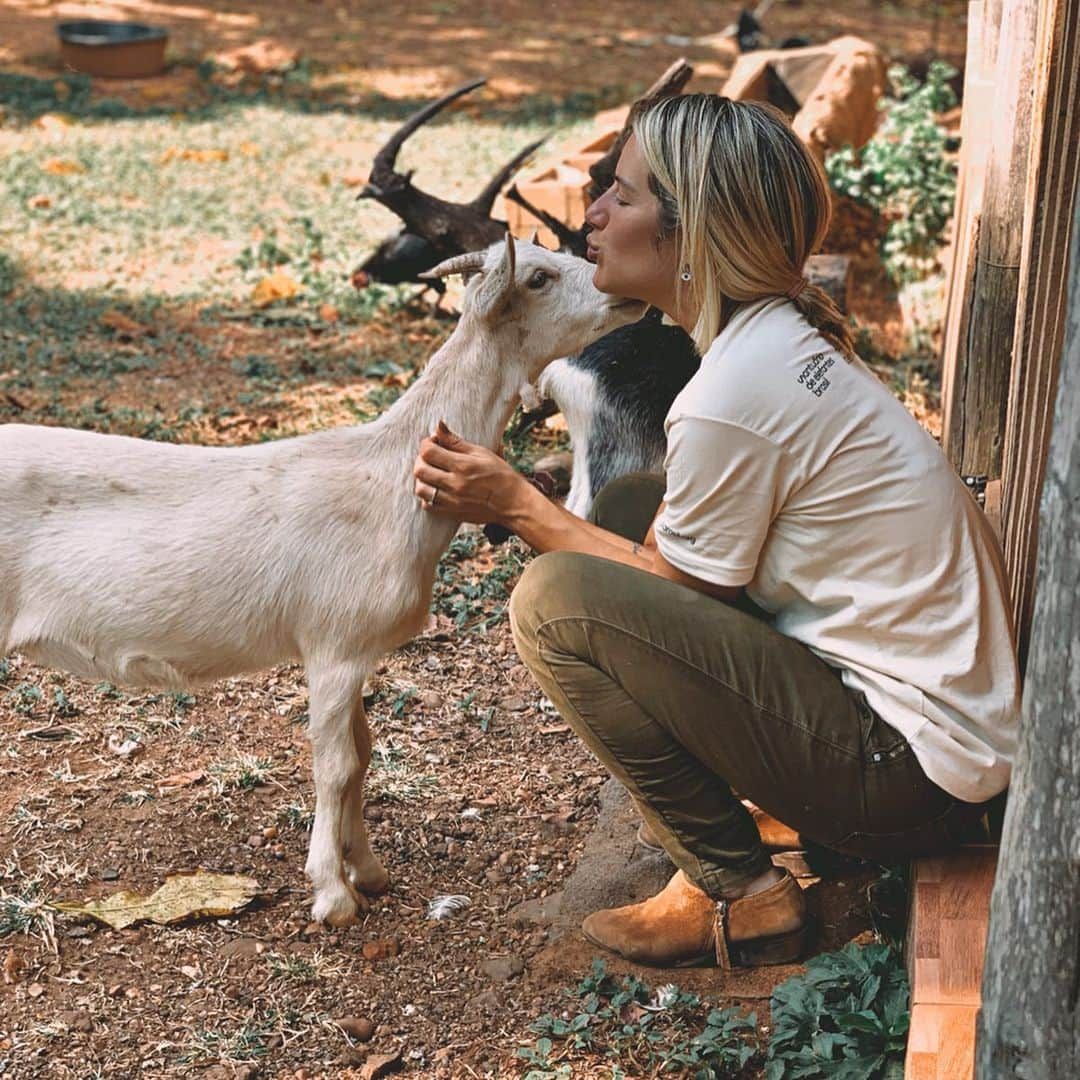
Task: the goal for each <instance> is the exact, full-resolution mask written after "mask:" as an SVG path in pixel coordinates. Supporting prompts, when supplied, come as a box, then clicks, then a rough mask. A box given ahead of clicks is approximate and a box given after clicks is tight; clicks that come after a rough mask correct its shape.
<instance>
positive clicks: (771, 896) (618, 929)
mask: <svg viewBox="0 0 1080 1080" xmlns="http://www.w3.org/2000/svg"><path fill="white" fill-rule="evenodd" d="M805 924H806V905H805V901H804V900H803V895H802V890H801V889H800V888H799V886H798V884H797V883H796V881H795V879H794V878H793V877H792V876H791V875H790V874H788V873H787V872H786V871H785V872H784V876H783V877H782V878H781V879H780V880H779V881H778V882H777V883H776V884H775V885H771V886H770V887H769V888H767V889H763V890H762V891H761V892H758V893H754V894H753V895H752V896H746V897H742V898H740V899H738V900H719V901H717V900H713V899H712V898H711V897H710V896H709V895H708V894H707V893H705V892H703V891H702V890H701V889H699V888H698V887H697V886H696V885H695V884H694V883H693V882H692V881H691V880H690V879H689V878H688V877H687V876H686V875H685V874H684V873H683V872H682V871H681V870H679V871H678V872H677V873H676V874H675V875H674V877H672V879H671V880H670V881H669V882H668V883H667V885H666V886H664V888H663V889H662V890H661V891H660V892H659V893H657V894H656V896H653V897H651V898H650V899H648V900H644V901H642V902H641V903H640V904H630V905H628V906H627V907H621V908H608V909H606V910H604V911H597V912H594V913H593V914H592V915H590V916H589V917H588V918H587V919H586V920H585V921H584V922H583V923H582V924H581V931H582V933H583V934H584V935H585V937H586V938H587V939H588V940H589V941H591V942H592V943H593V944H594V945H599V946H600V947H601V948H604V949H609V950H610V951H611V952H615V953H618V954H619V955H620V956H625V957H626V959H628V960H633V961H634V962H635V963H639V964H651V965H653V966H656V967H690V966H693V965H698V964H709V963H714V964H715V963H718V964H720V965H721V966H723V967H731V966H732V965H735V964H740V965H748V966H749V965H756V964H786V963H792V962H794V961H795V960H796V959H798V957H799V955H800V953H801V952H802V950H803V946H804V941H805V936H806V926H805Z"/></svg>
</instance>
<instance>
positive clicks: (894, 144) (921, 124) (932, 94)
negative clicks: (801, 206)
mask: <svg viewBox="0 0 1080 1080" xmlns="http://www.w3.org/2000/svg"><path fill="white" fill-rule="evenodd" d="M955 74H956V72H955V71H954V70H953V69H952V68H951V67H949V66H948V65H947V64H944V63H942V62H941V61H934V62H933V63H932V64H931V65H930V67H929V70H928V72H927V76H926V82H925V83H923V84H922V85H920V84H919V83H918V81H917V80H916V79H915V78H914V77H913V76H912V75H911V74H910V73H909V72H908V70H907V69H906V68H904V67H902V66H900V65H896V66H894V67H892V68H890V70H889V77H890V79H891V81H892V85H893V93H894V96H893V97H891V98H886V99H885V100H884V101H883V102H882V103H881V107H882V109H884V111H885V117H884V120H883V121H882V123H881V126H880V127H879V129H878V131H877V133H876V134H875V135H874V137H873V138H872V139H871V140H870V141H869V142H868V143H867V144H866V145H865V146H864V147H863V148H862V149H861V150H859V151H855V150H853V149H852V148H851V147H845V148H844V149H842V150H840V151H838V152H837V153H835V154H832V155H831V156H830V157H829V158H828V160H827V161H826V163H825V167H826V171H827V172H828V175H829V182H830V183H831V184H832V186H833V188H835V190H836V191H838V192H840V194H842V195H846V196H848V197H849V198H852V199H854V200H855V201H856V202H861V203H864V204H865V205H867V206H871V207H873V208H874V209H875V210H877V211H878V212H879V213H881V214H882V215H884V217H885V218H886V220H887V221H888V228H887V229H886V232H885V236H884V239H883V240H882V262H883V264H884V266H885V270H886V272H887V273H888V274H889V276H890V277H891V278H892V279H893V281H895V282H896V283H897V284H903V283H905V282H910V281H917V280H920V279H922V278H925V277H928V276H930V275H931V274H933V273H935V272H937V271H938V270H939V269H940V267H939V263H938V254H939V252H940V251H941V248H942V247H943V245H944V236H943V233H944V229H945V225H946V223H947V222H948V220H949V218H950V216H951V214H952V209H953V203H954V202H955V200H956V164H955V163H954V162H953V161H952V160H950V158H949V156H948V153H947V151H948V149H949V147H948V143H947V138H946V134H945V131H944V129H943V128H942V127H941V126H940V125H939V124H938V122H937V114H938V113H940V112H942V111H944V110H946V109H950V108H952V106H954V105H955V104H956V96H955V94H953V92H952V89H951V88H950V87H949V85H948V80H949V79H951V78H952V77H953V76H954V75H955Z"/></svg>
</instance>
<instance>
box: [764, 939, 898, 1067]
mask: <svg viewBox="0 0 1080 1080" xmlns="http://www.w3.org/2000/svg"><path fill="white" fill-rule="evenodd" d="M908 999H909V992H908V982H907V973H906V972H905V971H904V967H903V965H902V964H901V962H900V957H899V954H898V953H897V952H896V951H895V950H893V949H891V948H890V947H889V946H888V945H867V946H865V947H860V946H858V945H854V944H851V945H847V946H845V947H844V948H843V949H842V950H841V951H840V952H834V953H824V954H823V955H821V956H815V957H813V958H812V959H811V960H809V961H808V962H807V965H806V974H805V975H796V976H794V977H792V978H790V979H788V980H786V981H785V982H782V983H781V984H780V985H779V986H778V987H776V989H775V990H774V991H773V995H772V1001H771V1009H772V1022H773V1031H772V1036H771V1038H770V1041H769V1053H768V1059H767V1061H766V1064H765V1076H766V1078H767V1080H795V1078H807V1080H810V1078H814V1077H830V1078H834V1080H901V1077H902V1076H903V1074H904V1050H905V1047H906V1045H907V1032H908V1023H909V1020H910V1012H909V1006H908Z"/></svg>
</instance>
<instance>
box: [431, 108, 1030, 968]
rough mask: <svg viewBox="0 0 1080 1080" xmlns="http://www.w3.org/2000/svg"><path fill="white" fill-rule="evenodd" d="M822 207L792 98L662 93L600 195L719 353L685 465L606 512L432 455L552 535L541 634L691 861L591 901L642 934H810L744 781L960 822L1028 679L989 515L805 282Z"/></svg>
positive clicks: (544, 654)
mask: <svg viewBox="0 0 1080 1080" xmlns="http://www.w3.org/2000/svg"><path fill="white" fill-rule="evenodd" d="M828 218H829V199H828V190H827V187H826V183H825V180H824V177H823V175H822V171H821V168H820V166H819V165H818V163H817V161H816V160H815V159H814V157H813V156H812V155H811V154H810V153H809V152H808V151H807V150H806V148H805V147H804V146H803V145H802V143H800V141H799V140H798V139H797V137H796V136H795V135H794V134H793V133H792V131H791V129H790V127H789V125H788V124H787V122H786V121H785V119H784V118H783V117H782V116H781V115H780V114H779V113H778V112H776V111H774V110H772V109H770V108H768V107H766V106H761V105H755V104H748V103H744V102H735V101H729V100H726V99H724V98H720V97H715V96H711V95H687V96H684V97H677V98H673V99H671V100H669V101H665V102H663V103H661V104H660V105H658V106H656V107H654V108H653V109H651V110H650V111H649V112H647V113H645V114H644V115H643V116H641V117H639V118H638V120H637V122H636V124H635V128H634V135H633V137H632V138H631V139H630V140H629V141H628V142H627V144H626V148H625V150H624V151H623V153H622V156H621V158H620V161H619V165H618V172H617V176H616V180H615V183H614V185H613V186H612V188H611V189H610V190H608V191H607V192H605V194H604V195H603V196H602V197H601V198H600V199H598V200H597V201H596V202H595V203H594V204H593V205H592V206H591V207H590V209H589V212H588V221H589V223H590V225H591V226H592V232H591V233H590V241H589V243H590V258H592V259H593V260H594V261H595V263H596V273H595V277H594V281H595V283H596V285H597V286H598V287H599V288H601V289H603V290H605V291H607V292H611V293H615V294H620V295H624V296H629V297H635V298H637V299H640V300H645V301H648V302H649V303H650V304H653V305H655V306H657V307H659V308H661V309H663V311H664V312H666V313H667V314H668V315H669V316H670V317H671V318H672V319H673V320H675V321H676V322H678V323H680V324H681V325H682V326H683V327H685V328H686V330H687V331H688V332H689V333H690V334H691V336H692V337H693V338H694V340H695V342H696V344H697V346H698V348H699V349H700V351H701V353H702V355H703V357H704V359H703V361H702V364H701V369H700V371H699V372H698V374H697V375H695V376H694V378H692V379H691V380H690V382H689V383H688V385H687V386H686V388H685V390H684V391H683V392H682V393H681V394H680V395H679V397H678V398H677V399H676V401H675V403H674V405H673V406H672V408H671V411H670V413H669V414H668V417H667V434H668V453H667V459H666V462H665V476H664V477H660V478H649V477H631V478H626V479H624V480H621V481H616V482H615V483H614V484H612V485H610V486H609V488H607V489H605V490H604V491H603V492H602V493H601V494H600V497H599V498H598V500H597V503H596V506H595V508H594V511H593V518H594V521H593V522H584V521H581V520H579V519H577V518H575V517H573V516H572V515H571V514H569V513H567V512H566V511H564V510H563V509H561V508H560V507H558V506H556V505H554V504H553V503H551V502H549V501H548V500H547V499H545V498H544V497H543V496H542V495H540V494H539V493H538V492H537V491H536V490H535V489H534V488H533V487H531V486H530V485H529V484H528V483H527V482H526V481H525V480H524V479H523V478H522V477H521V476H519V475H518V474H516V473H515V472H514V471H513V470H512V469H511V468H510V467H509V466H507V465H506V463H505V462H503V461H502V460H501V459H500V458H499V457H497V456H495V455H493V454H491V453H489V452H488V451H486V450H483V449H481V448H479V447H476V446H472V445H470V444H467V443H464V442H463V441H461V440H458V439H457V438H456V437H455V436H453V435H452V434H451V433H449V432H446V431H445V430H444V431H441V432H439V433H436V435H435V436H434V437H432V438H431V439H427V440H425V441H424V443H423V444H422V446H421V450H420V455H419V457H418V458H417V462H416V467H415V475H416V493H417V495H418V497H419V498H420V499H421V500H422V501H423V503H424V505H425V506H426V507H427V508H428V510H429V511H430V512H432V513H440V514H450V515H452V516H454V517H457V518H460V519H462V520H467V521H474V522H489V521H495V522H500V523H502V524H504V525H506V526H508V527H510V528H511V529H513V530H514V531H515V532H516V533H517V534H518V535H519V536H521V537H522V538H523V539H524V540H526V541H527V542H528V543H529V544H531V545H532V546H533V547H534V548H535V549H537V550H538V551H540V552H544V553H546V554H543V555H541V557H540V558H538V559H535V560H534V561H533V562H532V563H531V564H530V566H529V567H528V569H527V570H526V572H525V574H524V575H523V577H522V579H521V581H520V583H519V584H518V586H517V588H516V589H515V591H514V595H513V598H512V602H511V621H512V627H513V633H514V640H515V642H516V644H517V648H518V651H519V652H520V654H521V657H522V659H523V660H524V662H525V663H526V664H527V665H528V666H529V668H530V670H531V671H532V672H533V674H534V675H535V677H536V680H537V682H538V683H539V684H540V686H541V687H542V688H543V690H544V692H545V693H546V694H547V695H548V696H549V697H550V698H551V700H552V701H553V702H554V703H555V704H556V706H557V707H558V709H559V711H560V712H561V713H562V715H563V717H564V718H565V719H566V720H567V722H568V723H570V724H571V725H572V726H573V728H574V730H575V731H576V732H577V733H578V734H579V735H580V737H581V738H582V739H583V740H584V741H585V742H586V743H587V745H588V746H589V748H590V750H591V751H592V752H593V753H594V754H595V755H596V756H597V757H598V758H599V759H600V761H601V762H603V764H604V765H605V766H606V767H607V769H608V770H609V771H610V772H611V773H612V774H613V775H614V776H616V777H617V778H618V779H619V780H620V781H621V782H622V783H623V784H624V785H625V786H626V787H627V789H628V790H629V792H630V794H631V795H632V797H633V799H634V801H635V803H636V804H637V806H638V808H639V810H640V812H641V815H642V818H643V819H644V825H643V834H644V838H646V839H648V838H652V839H653V840H654V842H657V843H659V844H660V845H662V846H663V848H664V849H665V850H666V851H667V853H668V854H669V855H670V857H671V859H672V861H673V862H674V864H675V866H676V867H677V868H678V870H677V873H676V874H675V875H674V877H672V879H671V881H670V882H669V884H668V885H667V886H666V888H665V889H664V890H663V891H662V892H660V893H659V894H658V895H657V896H654V897H652V898H651V899H649V900H646V901H644V902H643V903H640V904H634V905H631V906H629V907H623V908H616V909H612V910H607V911H599V912H596V913H594V914H592V915H590V916H589V917H588V918H587V919H586V920H585V922H584V924H583V927H582V929H583V931H584V933H585V936H586V937H587V938H588V939H589V940H590V941H592V942H594V943H595V944H597V945H600V946H602V947H604V948H607V949H610V950H613V951H614V952H617V953H620V954H622V955H624V956H626V957H628V958H629V959H631V960H635V961H639V962H643V963H651V964H657V965H663V966H671V965H680V964H694V963H704V962H709V961H712V960H714V959H715V961H716V962H719V963H721V964H724V965H729V964H733V963H734V964H759V963H762V964H764V963H783V962H788V961H792V960H795V959H796V958H797V957H798V956H799V955H800V953H801V952H802V951H803V948H804V944H805V937H806V926H805V922H806V916H805V907H804V903H803V898H802V894H801V891H800V889H799V887H798V885H797V884H796V883H795V881H794V880H793V879H792V878H791V877H790V876H789V875H788V874H787V872H786V871H781V870H779V869H777V868H775V867H774V866H773V864H772V862H771V861H770V858H769V855H768V853H767V852H766V850H765V848H764V847H763V845H762V843H761V838H760V836H759V835H758V832H757V828H756V826H755V824H754V821H753V819H752V817H751V816H750V814H749V813H748V812H747V810H746V808H745V807H744V806H743V804H742V802H741V801H740V799H739V798H738V797H737V795H736V794H734V792H735V791H737V792H739V793H741V794H742V795H744V796H747V797H748V798H749V799H751V800H753V802H754V803H756V804H757V805H758V806H760V807H761V808H762V809H764V810H765V811H767V812H768V813H770V814H772V815H774V816H775V817H777V818H779V819H780V820H781V821H783V822H785V823H786V824H788V825H790V826H792V827H793V828H796V829H798V830H799V832H800V833H802V834H803V835H804V836H807V837H810V838H812V839H814V840H816V841H818V842H820V843H821V844H824V845H826V846H829V847H832V848H835V849H837V850H840V851H844V852H849V853H853V854H857V855H864V856H867V857H871V858H877V859H882V860H889V859H898V858H903V857H907V856H910V855H912V854H915V853H919V852H928V851H933V850H939V849H943V848H946V847H948V846H949V845H950V844H953V843H955V841H956V839H957V838H958V836H959V835H960V834H962V833H963V831H964V830H965V829H966V828H967V827H969V826H970V825H971V823H972V822H973V821H974V820H975V819H976V818H977V817H978V816H979V815H980V813H981V811H982V809H983V804H984V803H985V802H986V800H988V799H990V798H991V797H992V796H994V795H996V794H998V793H999V792H1001V791H1002V790H1003V789H1004V788H1005V787H1006V785H1007V784H1008V781H1009V772H1010V766H1011V762H1012V757H1013V751H1014V748H1015V744H1016V732H1017V712H1018V699H1017V685H1018V681H1017V671H1016V662H1015V657H1014V649H1013V643H1012V636H1011V630H1010V624H1009V614H1008V608H1007V604H1006V600H1005V584H1004V578H1003V571H1002V565H1001V560H1000V557H999V555H998V552H997V549H996V546H995V541H994V538H993V536H992V534H991V532H990V530H989V528H988V527H987V523H986V521H985V520H984V517H983V515H982V513H981V511H980V510H979V509H978V507H977V506H976V505H975V503H974V502H973V500H972V499H971V497H970V495H969V494H968V492H967V491H966V490H965V488H964V486H963V484H962V483H961V482H960V480H959V479H958V478H957V476H956V475H955V474H954V472H953V470H952V469H951V468H950V467H949V464H948V462H947V461H946V460H945V458H944V457H943V455H942V454H941V452H940V450H939V449H938V447H937V445H936V444H935V443H934V442H933V440H932V439H931V438H930V437H929V436H928V435H927V434H926V433H925V432H924V431H923V430H922V429H921V428H920V427H919V425H918V424H917V423H916V422H915V421H914V420H913V419H912V418H911V417H910V416H909V415H908V413H907V412H906V411H905V410H904V408H903V407H902V406H901V405H900V404H899V403H898V402H897V401H896V400H895V398H894V397H893V396H892V395H891V394H890V393H889V391H888V390H887V389H886V388H885V387H884V386H882V385H881V383H880V382H879V381H878V380H877V379H876V378H875V377H874V376H873V375H872V374H871V373H870V372H869V371H868V370H867V369H866V368H865V366H864V365H863V364H862V363H861V362H860V361H859V360H858V358H857V357H856V356H855V354H854V351H853V348H852V340H851V335H850V333H849V331H848V328H847V326H846V324H845V322H844V320H843V319H842V318H841V316H840V314H839V312H838V311H837V310H836V308H835V307H834V306H833V304H832V303H831V301H830V300H829V299H828V297H827V296H826V295H825V293H824V292H822V291H821V290H820V289H818V288H816V287H815V286H813V285H810V284H808V283H807V280H806V278H805V276H804V267H805V264H806V260H807V258H808V256H809V255H810V254H811V252H813V251H814V250H815V248H816V247H817V246H818V245H820V243H821V241H822V238H823V237H824V235H825V231H826V228H827V225H828ZM657 363H663V358H662V357H657Z"/></svg>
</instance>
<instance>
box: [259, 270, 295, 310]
mask: <svg viewBox="0 0 1080 1080" xmlns="http://www.w3.org/2000/svg"><path fill="white" fill-rule="evenodd" d="M302 291H303V286H302V285H301V284H300V283H299V282H297V281H294V280H293V279H292V278H291V277H289V275H288V274H286V273H285V272H284V271H282V270H277V271H275V272H274V273H273V274H271V275H270V276H269V277H265V278H263V279H262V281H260V282H259V284H258V285H256V286H255V290H254V291H253V292H252V294H251V302H252V303H253V304H255V305H256V306H257V307H266V306H267V305H268V304H273V303H274V302H275V301H277V300H291V299H292V298H293V297H294V296H297V295H298V294H299V293H300V292H302Z"/></svg>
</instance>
